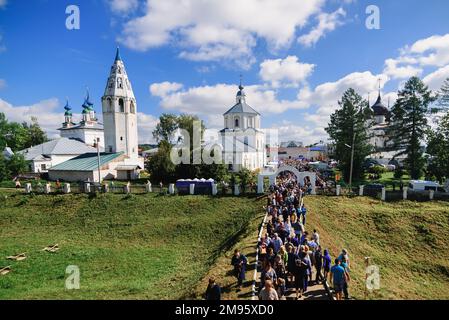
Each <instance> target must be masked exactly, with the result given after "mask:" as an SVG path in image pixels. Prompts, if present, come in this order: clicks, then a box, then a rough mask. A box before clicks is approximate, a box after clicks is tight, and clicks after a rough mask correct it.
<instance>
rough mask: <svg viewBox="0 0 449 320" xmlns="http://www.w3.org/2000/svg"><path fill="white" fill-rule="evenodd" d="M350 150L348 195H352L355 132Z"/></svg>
mask: <svg viewBox="0 0 449 320" xmlns="http://www.w3.org/2000/svg"><path fill="white" fill-rule="evenodd" d="M354 127H355V126H354ZM354 129H355V128H354ZM351 149H352V150H351V168H350V170H349V193H352V173H353V170H354V149H355V130H354V132H353V133H352V146H351Z"/></svg>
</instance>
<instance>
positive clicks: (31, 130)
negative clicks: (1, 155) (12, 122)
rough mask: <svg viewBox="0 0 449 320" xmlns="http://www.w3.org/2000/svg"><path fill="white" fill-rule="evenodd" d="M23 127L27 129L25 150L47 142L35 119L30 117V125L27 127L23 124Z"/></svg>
mask: <svg viewBox="0 0 449 320" xmlns="http://www.w3.org/2000/svg"><path fill="white" fill-rule="evenodd" d="M23 126H24V127H25V128H28V140H27V141H26V146H25V148H29V147H32V146H37V145H40V144H42V143H44V142H47V141H48V138H47V135H46V134H45V132H44V130H42V128H41V127H40V126H39V123H38V121H37V118H36V117H31V124H30V125H29V126H28V124H27V123H24V124H23Z"/></svg>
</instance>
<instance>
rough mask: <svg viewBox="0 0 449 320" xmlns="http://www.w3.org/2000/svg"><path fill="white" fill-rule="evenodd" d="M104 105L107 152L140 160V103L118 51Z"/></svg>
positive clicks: (102, 99) (105, 92)
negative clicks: (138, 122) (138, 112)
mask: <svg viewBox="0 0 449 320" xmlns="http://www.w3.org/2000/svg"><path fill="white" fill-rule="evenodd" d="M101 102H102V107H103V122H104V136H105V146H104V148H105V152H124V153H125V154H126V155H127V156H129V157H130V158H133V159H135V158H138V136H137V103H136V98H135V97H134V93H133V90H132V87H131V82H130V81H129V79H128V75H127V73H126V70H125V65H124V63H123V61H122V58H121V57H120V49H119V48H117V53H116V56H115V61H114V64H113V65H112V67H111V71H110V74H109V78H108V82H107V84H106V89H105V91H104V95H103V97H102V98H101Z"/></svg>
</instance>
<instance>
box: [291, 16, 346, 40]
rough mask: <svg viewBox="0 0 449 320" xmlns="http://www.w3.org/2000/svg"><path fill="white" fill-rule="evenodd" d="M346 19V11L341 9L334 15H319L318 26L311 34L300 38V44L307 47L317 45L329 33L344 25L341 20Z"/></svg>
mask: <svg viewBox="0 0 449 320" xmlns="http://www.w3.org/2000/svg"><path fill="white" fill-rule="evenodd" d="M344 17H346V11H345V10H344V9H343V8H339V9H338V10H337V11H335V12H332V13H325V12H323V13H321V14H319V15H318V17H317V19H318V25H317V26H316V27H314V28H313V29H312V30H311V31H310V32H309V33H307V34H305V35H302V36H300V37H299V38H298V42H299V43H301V44H302V45H304V46H306V47H311V46H313V45H315V44H316V43H317V42H318V40H320V39H321V38H322V37H324V36H325V35H326V33H327V32H330V31H334V30H335V29H336V28H337V27H339V26H341V25H343V24H344V22H343V21H342V20H341V19H342V18H344Z"/></svg>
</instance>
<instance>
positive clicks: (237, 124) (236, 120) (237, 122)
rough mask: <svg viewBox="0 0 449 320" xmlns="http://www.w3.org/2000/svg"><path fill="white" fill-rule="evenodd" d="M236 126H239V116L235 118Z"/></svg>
mask: <svg viewBox="0 0 449 320" xmlns="http://www.w3.org/2000/svg"><path fill="white" fill-rule="evenodd" d="M234 127H236V128H238V127H239V119H238V118H236V119H235V125H234Z"/></svg>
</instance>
